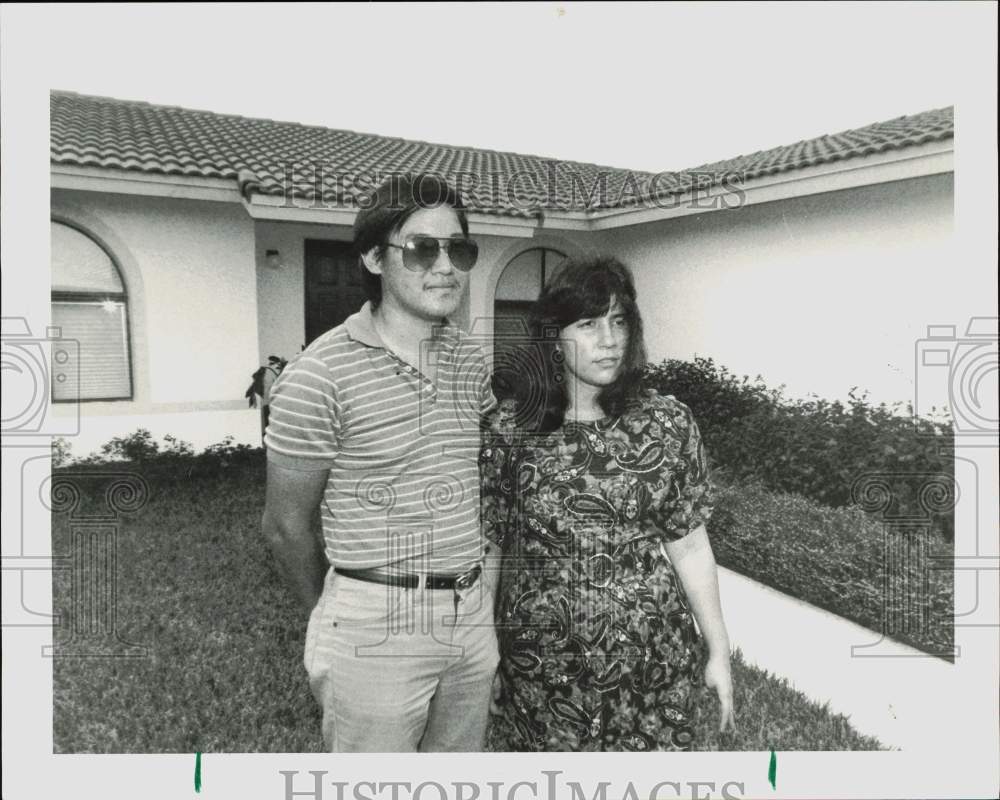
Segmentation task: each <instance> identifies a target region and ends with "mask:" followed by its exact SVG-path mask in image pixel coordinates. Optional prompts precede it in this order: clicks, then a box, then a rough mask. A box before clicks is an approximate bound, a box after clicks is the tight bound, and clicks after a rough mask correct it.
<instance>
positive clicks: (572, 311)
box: [528, 256, 646, 433]
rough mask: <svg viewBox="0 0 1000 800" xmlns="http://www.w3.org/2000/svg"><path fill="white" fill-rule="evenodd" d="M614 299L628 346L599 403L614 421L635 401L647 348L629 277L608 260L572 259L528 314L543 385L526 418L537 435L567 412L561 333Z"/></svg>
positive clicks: (605, 309) (620, 266)
mask: <svg viewBox="0 0 1000 800" xmlns="http://www.w3.org/2000/svg"><path fill="white" fill-rule="evenodd" d="M613 299H617V300H618V302H619V303H620V304H621V308H622V312H623V313H624V314H625V319H626V322H627V323H628V332H629V337H628V345H627V347H626V349H625V357H624V359H623V360H622V369H621V372H620V373H619V375H618V378H617V379H616V380H615V382H614V383H612V384H610V385H609V386H606V387H605V388H604V389H603V390H602V391H601V393H600V394H599V395H598V397H597V402H598V404H599V405H600V407H601V410H602V411H604V413H605V414H606V415H607V416H609V417H616V416H619V415H620V414H622V413H623V412H624V411H625V409H626V408H627V406H628V405H629V403H630V402H632V401H633V400H635V399H636V397H637V396H638V394H639V392H640V389H641V382H642V376H643V370H644V368H645V366H646V345H645V342H644V340H643V335H642V317H641V316H640V315H639V309H638V307H637V306H636V302H635V283H634V282H633V280H632V273H631V272H630V271H629V269H628V267H626V266H625V265H624V264H623V263H622V262H621V261H619V260H618V259H617V258H614V257H612V256H590V257H585V258H579V259H570V260H568V261H566V262H564V263H563V266H562V268H561V269H560V270H559V272H558V273H557V274H556V276H555V278H553V280H552V282H551V283H550V284H549V285H548V286H547V287H545V289H544V291H543V292H542V295H541V297H539V298H538V300H537V301H536V302H535V305H534V306H533V307H532V309H531V326H532V334H533V337H534V340H535V342H536V345H537V347H538V349H539V350H540V352H541V355H542V361H543V364H542V369H541V371H540V373H539V374H538V375H536V376H535V377H534V380H536V381H538V380H541V382H542V383H543V385H541V386H536V387H532V391H531V396H532V397H534V398H537V405H538V409H537V411H536V412H535V413H532V414H529V415H528V417H529V418H530V419H532V420H533V425H532V427H535V429H536V430H537V431H538V432H540V433H548V432H550V431H554V430H556V429H557V428H559V427H560V426H561V425H562V424H563V420H564V418H565V416H566V410H567V408H568V407H569V396H568V395H567V393H566V383H567V382H566V380H565V376H564V373H563V369H564V368H563V359H562V357H561V356H560V354H559V332H560V331H562V329H563V328H565V327H566V326H567V325H571V324H572V323H574V322H576V321H578V320H581V319H590V318H593V317H602V316H604V315H605V314H607V313H608V309H610V308H611V303H612V300H613Z"/></svg>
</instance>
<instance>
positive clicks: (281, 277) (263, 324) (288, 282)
mask: <svg viewBox="0 0 1000 800" xmlns="http://www.w3.org/2000/svg"><path fill="white" fill-rule="evenodd" d="M255 232H256V263H257V298H258V302H257V320H258V324H259V330H260V351H259V354H258V357H259V358H260V363H262V364H263V363H265V362H266V361H267V357H268V356H269V355H276V356H280V357H283V358H291V357H292V356H294V355H295V354H296V353H298V352H299V351H300V350H301V349H302V346H303V345H304V344H305V340H306V316H305V240H306V239H332V240H335V241H342V242H350V241H352V238H353V237H352V236H351V229H350V227H348V226H346V225H310V224H302V223H294V222H270V221H264V220H261V221H257V222H256V224H255ZM268 250H277V251H278V252H279V253H280V254H281V267H280V268H279V269H273V268H271V267H270V266H268V264H267V260H266V253H267V251H268Z"/></svg>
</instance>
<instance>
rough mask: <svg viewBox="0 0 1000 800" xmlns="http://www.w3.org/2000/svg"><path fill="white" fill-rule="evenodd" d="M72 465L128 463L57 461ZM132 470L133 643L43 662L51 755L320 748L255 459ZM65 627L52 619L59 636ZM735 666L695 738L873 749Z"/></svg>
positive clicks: (124, 585)
mask: <svg viewBox="0 0 1000 800" xmlns="http://www.w3.org/2000/svg"><path fill="white" fill-rule="evenodd" d="M83 469H86V470H88V471H93V472H102V471H114V472H116V473H119V474H120V473H122V472H127V471H129V470H130V469H136V468H135V467H132V466H130V465H125V464H118V465H110V466H107V467H96V466H94V467H86V468H84V467H81V468H74V469H72V470H70V472H72V473H78V472H79V471H80V470H83ZM65 472H66V471H65V470H64V471H63V473H65ZM143 475H144V477H145V479H146V480H147V482H148V485H149V489H150V496H149V500H148V502H147V503H146V504H145V505H144V506H142V507H141V508H140V509H138V510H137V511H135V512H134V513H130V514H128V515H125V516H123V517H122V519H121V522H120V525H119V526H118V534H117V554H118V558H117V561H118V568H117V584H116V588H117V613H118V633H119V636H120V638H122V639H124V640H126V641H128V642H131V643H135V644H140V645H144V646H146V647H147V648H148V649H147V656H146V657H145V658H137V659H116V658H101V659H75V658H64V659H60V658H57V659H56V660H55V662H54V750H55V752H58V753H66V752H85V753H150V752H187V753H190V752H195V751H200V752H319V751H322V747H323V745H322V740H321V737H320V717H319V713H318V710H317V708H316V705H315V702H314V701H313V698H312V695H311V694H310V692H309V688H308V685H307V682H306V676H305V671H304V669H303V668H302V649H303V640H304V633H305V624H306V615H305V613H304V611H303V610H302V609H300V608H299V607H298V606H297V604H296V603H295V601H294V600H293V599H292V597H291V595H290V593H289V592H288V591H287V590H286V589H285V587H284V586H283V585H282V584H281V583H280V582H279V580H278V578H277V575H276V574H275V572H274V571H273V569H272V567H271V565H270V559H269V556H268V553H267V551H266V548H265V546H264V544H263V542H262V538H261V535H260V514H261V511H262V504H263V498H264V478H263V461H262V460H260V459H257V460H253V459H244V460H242V461H241V462H240V463H237V464H233V465H231V466H230V467H229V468H228V469H225V470H221V471H220V470H209V471H205V472H204V473H202V472H200V471H199V470H197V469H196V470H195V471H194V472H193V473H191V472H190V471H177V470H176V469H172V470H171V469H166V470H164V469H156V468H150V469H144V471H143ZM73 480H74V482H75V483H77V484H79V485H80V486H81V487H82V488H83V501H82V502H83V505H82V506H81V507H80V508H79V509H78V511H77V514H80V513H85V512H87V511H98V510H100V506H101V505H102V498H103V496H104V495H103V488H102V487H101V483H102V482H104V479H96V478H95V479H93V480H89V479H84V478H81V477H76V478H74V479H73ZM73 524H74V523H73V522H72V521H71V520H70V518H69V516H68V515H67V514H64V513H63V514H57V513H55V512H54V513H53V516H52V529H53V552H54V553H55V554H59V553H67V552H69V551H70V546H71V539H72V530H71V526H72V525H73ZM54 591H55V598H54V605H55V608H56V609H57V610H59V611H62V612H63V613H64V614H71V613H72V609H71V592H72V587H71V584H70V581H69V576H68V575H67V574H65V573H57V575H56V578H55V580H54ZM65 639H66V631H65V630H60V631H57V633H56V642H57V644H58V643H59V642H61V641H65ZM733 670H734V684H735V692H736V703H737V713H738V715H739V726H740V729H739V731H738V732H737V733H736V734H735V735H731V736H726V737H724V740H722V741H720V738H719V736H718V734H717V733H716V732H715V731H714V727H715V725H716V724H717V720H718V709H717V708H716V707H715V706H716V701H715V700H714V696H712V695H710V694H706V695H705V696H704V698H703V702H702V704H701V706H700V707H699V710H698V730H699V749H706V750H717V749H726V750H767V749H771V748H774V749H780V750H796V749H801V750H845V749H858V750H861V749H864V750H871V749H878V748H879V744H878V742H876V741H875V740H874V739H871V738H869V737H864V736H861V735H859V734H858V733H857V732H855V731H854V730H853V729H852V728H851V727H850V725H849V724H848V722H847V721H846V720H845V719H844V718H843V717H842V716H839V715H835V714H831V713H830V712H829V711H828V710H827V709H825V708H823V707H820V706H818V705H817V704H815V703H812V702H810V701H809V700H808V699H806V698H805V697H804V696H802V695H801V694H800V693H798V692H796V691H794V690H793V689H791V688H790V687H789V686H788V685H787V683H786V682H784V681H782V680H778V679H776V678H774V677H773V676H770V675H767V674H766V673H763V672H761V671H759V670H756V669H754V668H752V667H749V666H747V665H746V664H744V663H743V661H742V658H741V657H740V656H739V654H737V656H736V657H735V658H734V663H733Z"/></svg>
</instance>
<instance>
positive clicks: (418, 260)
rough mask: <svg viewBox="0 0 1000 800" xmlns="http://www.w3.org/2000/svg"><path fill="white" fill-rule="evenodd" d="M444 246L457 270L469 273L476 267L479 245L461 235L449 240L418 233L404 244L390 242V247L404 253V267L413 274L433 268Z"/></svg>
mask: <svg viewBox="0 0 1000 800" xmlns="http://www.w3.org/2000/svg"><path fill="white" fill-rule="evenodd" d="M442 246H443V247H444V249H445V250H447V251H448V258H449V259H451V263H452V265H453V266H454V267H455V269H459V270H461V271H462V272H468V271H469V270H470V269H472V268H473V267H474V266H475V265H476V259H478V258H479V245H478V244H476V243H475V242H474V241H473V240H472V239H467V238H466V237H465V236H462V235H461V234H455V235H454V236H452V237H450V238H448V239H436V238H435V237H433V236H426V235H425V234H422V233H418V234H415V235H414V236H408V237H406V241H405V242H404V243H403V244H393V243H392V242H389V247H396V248H398V249H400V250H402V251H403V266H404V267H406V268H407V269H409V270H412V271H413V272H422V271H424V270H428V269H430V268H431V267H433V266H434V264H435V262H436V261H437V260H438V256H439V255H440V254H441V247H442Z"/></svg>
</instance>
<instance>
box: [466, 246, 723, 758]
mask: <svg viewBox="0 0 1000 800" xmlns="http://www.w3.org/2000/svg"><path fill="white" fill-rule="evenodd" d="M532 317H533V320H532V321H533V323H534V325H535V328H536V332H537V334H538V335H537V337H536V343H537V347H538V348H539V349H540V351H541V352H542V354H543V357H544V358H543V360H544V361H545V362H546V363H548V364H549V368H547V369H545V370H543V372H544V375H539V376H538V377H537V378H536V379H535V380H534V381H529V382H528V385H527V390H528V391H527V400H526V401H522V402H521V403H516V402H513V401H506V402H504V403H502V404H501V407H500V411H499V412H498V414H497V415H496V417H495V418H494V419H493V421H492V424H491V437H490V439H489V440H488V441H487V443H486V444H485V446H484V448H483V452H482V458H481V466H482V469H483V481H484V487H483V489H484V491H483V497H484V524H485V525H486V526H487V532H488V534H489V535H490V536H491V537H492V538H494V539H495V540H496V541H499V542H500V544H501V546H502V548H503V551H504V555H505V559H504V569H503V575H502V580H501V582H500V586H499V588H498V602H497V609H498V620H497V622H498V634H499V637H500V642H501V644H500V647H501V665H500V678H501V686H502V701H501V703H500V716H499V718H498V719H497V721H496V722H497V725H496V728H497V730H496V731H495V739H496V740H497V741H496V742H495V743H496V745H497V747H498V749H509V750H574V751H578V750H689V749H691V746H692V720H691V715H692V708H693V703H694V700H695V697H694V693H693V692H694V689H695V688H696V687H697V686H698V685H699V684H700V682H701V681H704V684H705V685H707V686H709V687H711V688H714V689H715V690H716V691H717V692H718V695H719V699H720V701H721V707H722V719H721V722H720V730H727V729H732V728H733V727H734V724H735V723H734V717H733V710H732V679H731V677H730V668H729V640H728V636H727V633H726V628H725V624H724V623H723V620H722V614H721V610H720V606H719V594H718V577H717V572H716V565H715V559H714V557H713V555H712V550H711V547H710V546H709V543H708V537H707V534H706V533H705V527H704V523H705V521H706V519H707V518H708V516H709V514H710V512H711V506H710V503H711V499H710V487H709V483H708V473H707V465H706V458H705V452H704V448H703V447H702V444H701V437H700V435H699V432H698V428H697V425H696V424H695V421H694V419H693V417H692V415H691V412H690V410H689V409H688V408H687V406H685V405H684V404H683V403H681V402H679V401H678V400H676V399H675V398H674V397H672V396H666V397H661V396H659V395H658V394H656V393H655V392H652V391H644V390H643V389H642V388H641V386H640V380H641V377H642V371H643V366H644V364H645V359H646V355H645V347H644V344H643V337H642V320H641V318H640V316H639V311H638V309H637V308H636V301H635V287H634V285H633V281H632V277H631V275H630V274H629V271H628V270H627V269H626V267H625V266H624V265H622V264H621V263H620V262H618V261H617V260H615V259H613V258H596V259H590V260H580V261H570V262H567V263H566V265H565V266H564V267H563V269H562V270H561V271H560V272H559V274H558V275H557V276H556V278H555V279H554V280H553V282H552V283H551V284H550V285H549V287H548V288H547V289H546V290H545V292H544V293H543V295H542V297H541V298H540V299H539V300H538V302H537V303H536V305H535V307H534V309H533V314H532ZM556 332H558V334H557V335H556ZM532 399H534V400H536V401H537V402H532ZM527 420H531V421H530V422H528V421H527ZM694 620H697V623H698V627H699V628H700V630H701V634H702V636H703V637H704V640H703V641H702V639H701V637H700V636H699V633H698V629H697V628H696V627H695V624H694ZM706 644H707V650H708V653H707V659H706V657H705V654H704V649H705V645H706Z"/></svg>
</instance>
